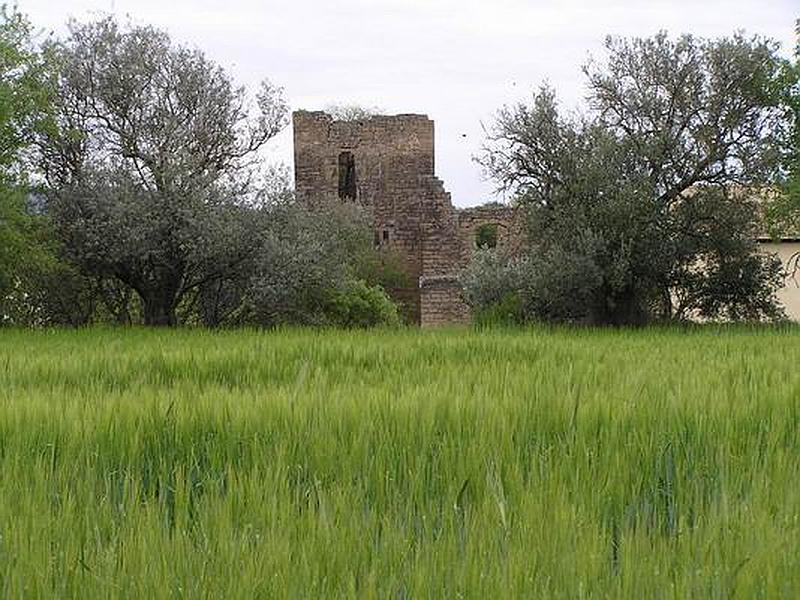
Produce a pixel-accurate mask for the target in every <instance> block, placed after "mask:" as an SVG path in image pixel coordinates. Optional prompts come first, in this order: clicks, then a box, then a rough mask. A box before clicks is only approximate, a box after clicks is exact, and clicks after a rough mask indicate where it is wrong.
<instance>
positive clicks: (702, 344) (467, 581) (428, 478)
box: [0, 328, 800, 598]
mask: <svg viewBox="0 0 800 600" xmlns="http://www.w3.org/2000/svg"><path fill="white" fill-rule="evenodd" d="M0 595H2V597H25V598H28V597H31V598H36V597H74V598H113V597H118V598H132V597H138V598H161V597H164V598H169V597H174V598H182V597H187V598H202V597H208V598H252V597H267V598H271V597H275V598H283V597H303V598H331V597H342V596H344V597H381V598H430V597H433V598H462V597H463V598H505V597H537V598H543V597H563V598H581V597H585V598H589V597H593V598H596V597H614V598H618V597H623V598H730V597H738V598H757V597H769V598H797V597H800V330H798V329H795V328H786V329H766V328H764V329H756V328H727V329H726V328H705V329H704V328H698V329H688V330H677V329H652V330H639V331H597V330H548V329H532V330H526V331H501V330H497V331H485V332H481V331H476V330H468V329H461V330H460V329H454V330H446V331H434V332H430V331H422V332H421V331H418V330H400V331H388V332H335V331H327V332H326V331H276V332H258V331H229V332H204V331H194V330H176V331H147V330H138V329H128V330H123V329H119V330H113V329H98V330H92V329H89V330H82V331H41V332H25V331H0Z"/></svg>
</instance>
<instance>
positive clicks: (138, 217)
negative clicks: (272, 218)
mask: <svg viewBox="0 0 800 600" xmlns="http://www.w3.org/2000/svg"><path fill="white" fill-rule="evenodd" d="M69 32H70V35H69V37H68V38H67V39H66V40H64V41H63V43H61V44H59V45H58V46H57V47H56V48H55V51H56V53H57V55H58V57H59V61H60V67H61V77H60V80H59V98H60V104H59V106H58V109H59V126H60V127H59V133H58V134H57V135H51V136H46V137H44V138H43V139H42V143H41V155H40V156H41V166H42V168H43V171H44V173H45V175H46V178H47V182H48V185H49V197H50V210H51V213H52V215H53V217H54V221H55V222H56V224H57V226H58V229H59V231H60V234H61V236H62V238H63V241H64V243H65V245H66V248H67V251H68V253H69V254H70V257H71V258H72V259H73V260H74V261H75V262H76V263H77V264H79V265H80V266H81V267H82V268H84V269H86V270H87V271H88V272H90V273H94V274H97V275H103V276H111V277H114V278H117V279H118V280H119V281H121V282H123V283H125V284H126V285H128V286H130V287H131V288H133V289H134V290H135V291H136V292H137V294H138V295H139V296H140V297H141V299H142V302H143V304H144V318H145V322H146V323H149V324H174V323H175V322H176V314H175V310H176V307H177V306H178V305H179V304H180V303H181V302H182V301H184V300H185V299H186V298H187V297H188V296H190V295H191V294H193V293H195V292H196V291H197V290H198V289H199V288H200V287H202V286H204V285H206V284H207V283H208V282H210V281H216V280H219V279H220V278H221V277H223V276H224V274H226V273H228V272H230V271H232V270H233V271H235V270H236V269H237V268H238V267H239V266H240V265H241V264H242V263H244V262H246V261H247V260H248V259H249V258H251V256H252V255H253V253H254V252H255V251H256V249H257V248H258V243H257V242H258V239H259V233H258V231H257V226H258V225H259V220H258V219H257V218H252V215H251V214H250V213H249V212H248V210H249V207H252V206H253V205H254V203H257V202H263V201H264V199H265V198H267V199H269V198H270V196H271V194H272V192H271V191H270V190H269V189H265V187H264V183H265V182H264V176H263V175H260V173H261V171H259V168H260V166H261V159H260V154H259V150H260V149H261V148H262V147H263V145H264V144H265V143H266V142H267V141H268V140H270V139H271V138H272V137H273V136H274V135H276V134H277V133H278V132H279V131H280V130H281V129H282V128H283V127H284V126H285V125H286V124H287V107H286V103H285V101H284V100H283V95H282V92H281V90H280V89H279V88H276V87H274V86H272V85H271V84H269V83H267V82H265V83H264V84H262V86H261V88H260V90H259V91H258V93H257V94H256V95H255V98H253V99H250V97H249V96H248V95H247V94H246V93H245V90H244V89H243V88H241V87H237V86H236V85H234V83H233V81H232V80H231V78H230V76H229V75H228V74H227V73H226V72H225V71H224V70H223V69H222V68H220V67H219V66H218V65H216V64H215V63H214V62H212V61H211V60H209V59H208V58H207V57H206V56H205V55H204V54H203V53H202V52H200V51H199V50H196V49H192V48H188V47H185V46H181V45H179V44H176V43H174V42H173V41H172V40H171V39H170V38H169V36H168V35H167V34H166V33H165V32H163V31H159V30H157V29H154V28H152V27H147V26H136V25H128V26H121V25H119V24H118V23H117V22H116V21H115V20H114V19H112V18H105V19H102V20H99V21H96V22H90V23H78V22H74V21H73V22H71V23H70V26H69Z"/></svg>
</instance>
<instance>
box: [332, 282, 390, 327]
mask: <svg viewBox="0 0 800 600" xmlns="http://www.w3.org/2000/svg"><path fill="white" fill-rule="evenodd" d="M324 313H325V316H326V318H327V320H328V323H329V324H331V325H335V326H337V327H376V326H397V325H399V324H400V317H399V315H398V312H397V306H396V305H395V303H394V302H392V300H391V299H390V298H389V296H387V295H386V292H384V291H383V289H382V288H381V287H379V286H368V285H367V284H366V283H364V282H363V281H354V282H350V283H348V284H347V285H346V286H345V287H344V288H342V289H339V290H332V291H331V292H330V293H329V296H328V299H327V302H326V303H325V306H324Z"/></svg>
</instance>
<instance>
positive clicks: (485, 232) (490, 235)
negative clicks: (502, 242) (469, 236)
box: [475, 223, 497, 248]
mask: <svg viewBox="0 0 800 600" xmlns="http://www.w3.org/2000/svg"><path fill="white" fill-rule="evenodd" d="M475 245H476V246H477V247H478V248H495V247H496V246H497V223H484V224H483V225H481V226H480V227H478V230H477V231H476V232H475Z"/></svg>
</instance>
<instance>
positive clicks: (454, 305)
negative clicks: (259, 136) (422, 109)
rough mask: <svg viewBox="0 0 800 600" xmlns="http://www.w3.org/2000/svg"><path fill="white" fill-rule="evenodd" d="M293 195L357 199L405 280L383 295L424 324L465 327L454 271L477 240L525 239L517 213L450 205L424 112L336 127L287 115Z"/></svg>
mask: <svg viewBox="0 0 800 600" xmlns="http://www.w3.org/2000/svg"><path fill="white" fill-rule="evenodd" d="M293 125H294V164H295V190H296V193H297V198H298V200H299V201H300V202H303V203H306V204H307V205H309V206H314V205H315V204H316V203H320V202H324V201H338V202H354V203H357V204H359V205H360V206H363V207H364V208H365V209H366V210H367V211H369V214H370V215H371V217H372V221H373V226H374V233H375V245H376V246H377V247H378V248H380V249H381V250H383V251H387V252H388V251H391V252H392V253H393V254H394V255H395V256H397V257H399V259H400V260H401V262H402V265H403V268H404V270H405V272H406V273H407V275H408V276H409V277H408V280H409V281H410V282H411V284H410V285H409V287H406V288H397V289H392V290H387V291H388V292H389V293H390V295H391V296H392V297H393V298H394V299H395V300H396V301H397V302H399V303H400V304H401V305H402V307H403V309H404V312H405V314H406V315H407V316H408V318H409V320H411V321H412V322H415V323H418V324H420V325H422V326H423V327H426V326H434V325H443V324H448V323H461V322H465V321H468V320H469V318H470V313H469V309H468V307H467V305H466V304H465V302H464V300H463V298H462V295H461V287H460V284H459V275H460V273H461V271H462V269H463V268H464V267H465V266H466V265H467V263H468V262H469V260H470V257H471V256H472V254H473V252H474V251H475V249H476V248H477V247H478V244H481V245H483V244H487V245H490V246H492V245H495V244H497V245H500V246H502V245H513V244H515V243H516V240H519V239H520V237H521V227H520V223H519V222H518V221H517V219H516V218H515V211H514V209H513V208H511V207H508V206H502V205H491V206H481V207H476V208H467V209H456V208H455V207H454V206H453V204H452V202H451V200H450V194H449V193H448V192H447V191H445V188H444V184H443V183H442V181H441V180H439V179H438V178H437V177H436V175H435V170H434V130H433V121H432V120H430V119H429V118H428V117H427V116H425V115H414V114H406V115H395V116H373V117H371V118H366V119H361V120H356V121H335V120H333V118H332V117H331V116H330V115H328V114H326V113H324V112H309V111H297V112H295V113H294V114H293Z"/></svg>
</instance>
